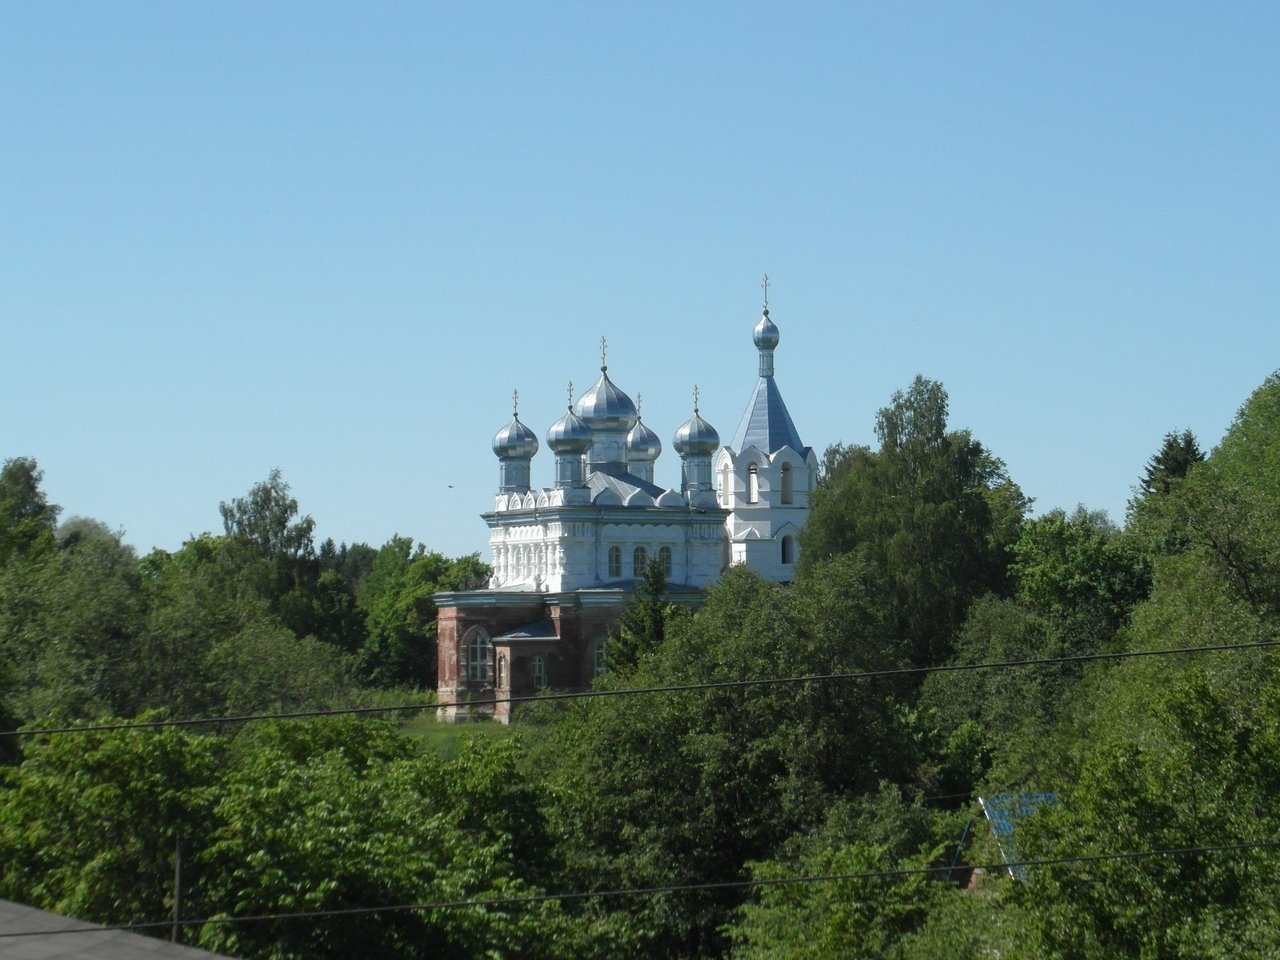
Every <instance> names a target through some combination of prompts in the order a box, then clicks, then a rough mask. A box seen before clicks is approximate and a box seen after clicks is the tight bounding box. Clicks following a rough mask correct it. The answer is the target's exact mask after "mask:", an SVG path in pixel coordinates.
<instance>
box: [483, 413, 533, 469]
mask: <svg viewBox="0 0 1280 960" xmlns="http://www.w3.org/2000/svg"><path fill="white" fill-rule="evenodd" d="M493 452H494V453H495V454H497V455H498V458H499V459H501V460H526V459H529V458H531V457H532V456H533V455H534V454H535V453H537V452H538V438H537V436H536V435H535V434H534V432H533V431H532V430H530V429H529V428H528V427H526V426H525V425H524V424H523V423H521V422H520V417H519V416H514V415H513V416H512V417H511V422H510V423H508V424H507V425H506V426H505V427H503V428H502V429H501V430H499V431H498V432H497V433H495V434H494V435H493Z"/></svg>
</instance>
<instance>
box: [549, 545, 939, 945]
mask: <svg viewBox="0 0 1280 960" xmlns="http://www.w3.org/2000/svg"><path fill="white" fill-rule="evenodd" d="M817 569H818V571H819V575H816V576H814V577H812V578H810V579H809V580H807V581H805V582H803V583H802V582H797V583H796V585H795V586H794V587H793V588H791V589H789V590H788V589H785V588H782V587H780V586H778V585H775V584H769V583H766V582H764V581H763V580H761V578H760V577H759V576H758V575H756V574H755V573H753V572H752V571H749V570H747V569H745V568H742V567H733V568H731V569H730V570H729V571H727V572H726V574H725V576H724V577H723V578H722V579H721V581H720V582H719V583H718V584H717V585H716V586H715V587H713V588H711V589H710V590H709V591H708V594H707V599H706V603H705V605H704V606H703V607H702V608H701V609H700V610H698V611H697V612H696V613H695V614H694V615H692V616H691V617H687V618H686V617H680V618H673V619H669V620H668V621H667V623H666V629H665V634H664V636H663V639H662V641H661V642H660V643H659V644H658V646H657V647H655V648H653V649H652V650H651V651H649V652H648V653H646V654H645V655H643V656H641V657H639V658H638V659H637V660H636V663H635V667H634V669H633V670H631V671H629V672H627V673H625V674H624V675H617V674H610V675H609V676H608V677H606V678H605V679H604V680H603V681H598V683H602V684H603V685H605V686H612V685H634V686H639V687H645V686H661V685H671V684H684V683H697V682H730V683H731V682H733V681H740V680H747V679H756V678H763V677H776V676H779V675H791V674H807V673H812V674H818V673H830V672H836V671H842V670H860V669H874V668H878V667H883V666H889V665H892V666H898V665H902V664H903V663H905V662H907V650H906V648H905V646H904V645H903V643H902V642H901V640H900V638H897V637H895V636H894V635H893V633H892V630H891V627H890V626H889V625H888V624H887V622H886V619H885V617H884V616H883V614H882V611H881V609H880V607H879V605H878V604H877V603H876V602H875V597H876V592H875V591H874V590H873V589H871V581H870V580H869V576H870V574H869V571H868V569H867V567H866V565H865V564H864V563H862V562H861V561H860V560H858V559H857V558H854V557H847V556H846V557H837V558H833V559H830V560H828V561H826V562H825V563H824V564H822V565H820V567H818V568H817ZM902 694H903V686H902V685H901V683H899V682H894V681H892V680H889V679H885V680H882V681H876V682H865V683H859V684H852V683H823V682H813V683H810V684H803V685H798V686H796V685H788V686H739V687H732V686H724V687H718V688H713V689H707V690H693V691H684V692H681V693H679V694H651V695H646V696H643V697H639V696H636V697H619V698H601V699H591V700H579V701H574V702H572V703H570V704H568V705H564V706H557V705H554V704H548V705H546V710H545V711H538V710H535V709H528V710H526V711H525V721H524V722H530V723H532V722H538V721H539V720H540V719H543V713H545V714H550V715H551V716H552V717H554V720H545V721H544V722H545V728H544V729H542V730H540V731H539V736H538V737H537V738H536V739H534V740H533V741H532V743H531V746H532V747H533V748H534V753H533V754H532V755H531V757H530V765H531V766H530V769H531V770H537V771H542V772H544V775H545V776H546V778H547V782H548V784H549V786H550V788H551V791H552V796H553V797H554V800H555V802H554V803H553V805H552V807H551V813H550V816H551V820H552V826H553V830H554V832H555V833H556V834H558V835H561V836H564V837H566V838H567V840H566V843H565V844H564V846H563V847H562V851H563V855H564V857H565V881H564V882H565V885H567V886H570V887H583V888H587V889H608V888H611V887H619V886H650V885H666V884H671V883H681V882H689V883H699V882H707V881H711V882H714V881H727V880H732V879H736V878H738V877H740V876H741V875H742V871H743V870H744V869H745V864H746V863H747V862H748V861H750V860H758V859H762V858H767V857H769V856H771V855H772V854H773V853H774V851H775V849H776V848H777V845H778V844H780V843H781V842H782V841H784V840H785V839H786V838H787V837H789V836H791V835H792V834H794V833H797V832H800V831H805V830H812V829H814V828H815V827H817V826H818V825H820V824H821V823H822V822H823V821H824V818H825V817H826V813H827V810H828V808H829V807H830V805H831V803H832V800H833V798H835V797H839V796H841V795H844V794H849V793H858V792H865V791H867V790H874V789H876V787H877V785H878V784H879V783H880V781H881V780H884V779H889V780H893V779H905V778H907V777H909V776H910V775H911V772H912V771H913V770H914V767H915V764H916V757H915V754H914V748H913V746H912V745H911V738H910V736H909V735H908V734H904V730H903V727H904V710H903V706H902ZM534 706H539V705H534ZM741 900H742V891H740V890H710V891H698V892H680V893H672V894H667V895H659V896H653V897H646V898H644V899H643V900H642V901H637V902H635V903H631V904H628V905H626V912H625V913H623V912H621V911H617V912H609V911H607V910H606V909H605V908H603V907H602V908H598V909H599V910H600V913H601V915H600V916H599V917H598V918H597V919H598V921H599V922H600V923H601V925H602V928H605V929H608V930H610V931H611V932H612V935H614V936H617V937H619V938H621V942H629V941H630V940H632V939H634V940H636V941H637V942H638V946H637V947H636V948H635V949H636V950H637V951H640V952H643V953H645V954H646V955H650V956H671V957H676V956H713V955H716V954H718V953H720V952H722V951H723V950H724V949H725V947H726V940H725V932H724V928H725V925H726V924H727V923H728V922H729V920H730V918H731V917H732V914H733V910H734V909H735V908H736V907H737V905H738V904H739V903H740V902H741Z"/></svg>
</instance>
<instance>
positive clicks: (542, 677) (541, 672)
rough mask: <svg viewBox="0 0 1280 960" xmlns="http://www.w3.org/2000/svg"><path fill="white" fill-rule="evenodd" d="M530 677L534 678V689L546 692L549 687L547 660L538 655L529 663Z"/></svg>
mask: <svg viewBox="0 0 1280 960" xmlns="http://www.w3.org/2000/svg"><path fill="white" fill-rule="evenodd" d="M529 676H530V677H532V678H533V689H535V690H545V689H546V687H547V658H546V657H544V656H543V655H542V654H540V653H539V654H537V655H535V656H534V658H533V659H532V660H530V661H529Z"/></svg>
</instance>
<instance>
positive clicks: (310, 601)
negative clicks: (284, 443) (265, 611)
mask: <svg viewBox="0 0 1280 960" xmlns="http://www.w3.org/2000/svg"><path fill="white" fill-rule="evenodd" d="M218 509H219V512H220V513H221V514H222V524H223V527H224V529H225V531H226V536H227V540H228V541H229V542H230V544H231V545H232V547H233V550H232V552H231V554H230V559H231V562H232V564H233V566H234V568H235V571H236V576H237V577H238V578H239V579H240V580H241V582H242V583H243V584H244V587H245V589H247V590H250V591H252V592H253V593H254V594H255V595H256V596H258V597H260V598H262V600H264V601H265V602H266V603H267V605H268V606H269V607H270V608H271V610H272V611H273V612H274V613H276V614H277V615H278V616H279V617H280V619H281V620H282V621H284V623H285V625H286V626H287V627H289V628H290V629H291V630H293V631H294V632H295V633H297V634H298V635H299V636H305V635H307V634H313V635H316V636H322V637H325V638H326V639H330V638H329V637H328V636H327V633H328V631H327V630H326V627H327V624H326V622H325V616H324V613H325V611H324V604H323V603H322V602H321V600H320V598H319V592H320V591H319V577H320V565H319V561H318V560H317V559H316V556H315V544H314V541H313V539H312V535H313V533H314V531H315V521H314V520H312V519H311V517H310V516H309V515H308V516H299V513H298V501H297V500H295V499H294V498H293V496H292V495H291V494H290V492H289V484H287V483H286V482H285V481H284V479H283V478H282V477H281V475H280V471H279V470H278V469H276V470H272V471H271V473H270V475H269V476H268V477H267V479H266V480H265V481H263V482H262V483H258V484H255V485H254V486H253V488H252V489H251V490H250V491H249V495H248V496H247V497H237V498H235V499H234V500H232V501H231V502H230V503H226V502H223V503H222V504H220V505H219V507H218Z"/></svg>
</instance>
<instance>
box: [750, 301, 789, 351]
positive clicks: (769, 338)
mask: <svg viewBox="0 0 1280 960" xmlns="http://www.w3.org/2000/svg"><path fill="white" fill-rule="evenodd" d="M751 339H752V340H753V341H754V342H755V345H756V349H757V350H773V349H774V348H775V347H777V346H778V341H779V340H781V339H782V337H781V336H780V335H779V334H778V325H777V324H775V323H774V322H773V321H772V320H770V319H769V308H768V307H767V306H766V307H765V308H764V316H762V317H761V318H760V322H759V323H757V324H756V328H755V330H754V331H753V332H752V334H751Z"/></svg>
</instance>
